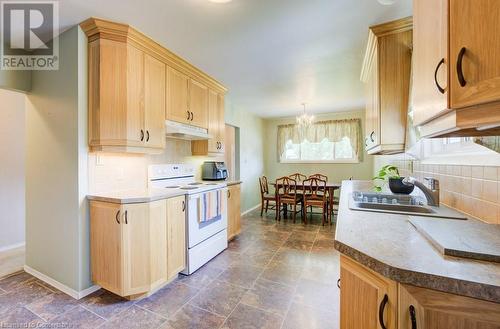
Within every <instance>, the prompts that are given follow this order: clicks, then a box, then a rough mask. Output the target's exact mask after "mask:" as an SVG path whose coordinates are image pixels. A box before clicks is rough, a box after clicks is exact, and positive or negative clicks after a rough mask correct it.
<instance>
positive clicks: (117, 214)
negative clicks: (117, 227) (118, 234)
mask: <svg viewBox="0 0 500 329" xmlns="http://www.w3.org/2000/svg"><path fill="white" fill-rule="evenodd" d="M115 219H116V222H117V223H118V224H120V210H118V211H117V212H116V216H115Z"/></svg>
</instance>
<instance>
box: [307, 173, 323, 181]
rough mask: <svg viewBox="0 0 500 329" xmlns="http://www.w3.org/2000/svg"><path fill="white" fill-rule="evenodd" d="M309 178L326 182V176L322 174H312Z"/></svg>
mask: <svg viewBox="0 0 500 329" xmlns="http://www.w3.org/2000/svg"><path fill="white" fill-rule="evenodd" d="M309 178H319V179H321V180H324V181H327V182H328V176H326V175H323V174H312V175H311V176H309Z"/></svg>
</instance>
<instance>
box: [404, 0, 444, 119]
mask: <svg viewBox="0 0 500 329" xmlns="http://www.w3.org/2000/svg"><path fill="white" fill-rule="evenodd" d="M413 12H414V15H413V114H414V119H413V123H414V125H420V124H422V123H425V122H427V121H429V120H430V119H432V118H435V117H437V116H439V115H441V114H443V113H445V112H446V111H447V110H448V92H449V89H448V74H447V73H448V69H449V68H451V67H450V63H449V61H448V0H414V1H413ZM429 45H432V47H430V46H429ZM440 88H441V89H440Z"/></svg>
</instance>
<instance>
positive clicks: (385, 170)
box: [373, 165, 401, 192]
mask: <svg viewBox="0 0 500 329" xmlns="http://www.w3.org/2000/svg"><path fill="white" fill-rule="evenodd" d="M389 178H401V176H400V175H399V170H398V167H396V166H394V165H385V166H383V167H382V168H380V170H379V171H378V174H377V176H375V177H373V181H374V182H376V183H385V182H387V181H389ZM373 189H374V190H375V191H377V192H382V186H380V185H377V184H376V185H375V186H374V187H373Z"/></svg>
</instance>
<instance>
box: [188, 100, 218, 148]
mask: <svg viewBox="0 0 500 329" xmlns="http://www.w3.org/2000/svg"><path fill="white" fill-rule="evenodd" d="M225 130H226V125H225V119H224V95H221V94H219V93H217V92H215V91H213V90H209V91H208V134H209V135H210V136H211V138H210V139H209V140H203V141H193V142H192V143H191V151H192V154H193V155H213V156H217V155H219V154H224V151H225V142H224V136H225Z"/></svg>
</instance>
